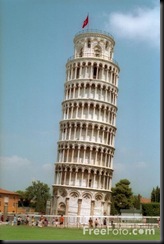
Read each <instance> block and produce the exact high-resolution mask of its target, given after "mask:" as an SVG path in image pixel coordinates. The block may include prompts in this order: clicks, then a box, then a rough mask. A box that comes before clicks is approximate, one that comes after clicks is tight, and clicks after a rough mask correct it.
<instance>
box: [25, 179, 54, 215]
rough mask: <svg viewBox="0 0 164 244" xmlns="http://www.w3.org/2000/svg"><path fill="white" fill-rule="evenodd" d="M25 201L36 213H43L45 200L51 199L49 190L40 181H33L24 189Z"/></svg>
mask: <svg viewBox="0 0 164 244" xmlns="http://www.w3.org/2000/svg"><path fill="white" fill-rule="evenodd" d="M26 196H27V199H29V200H30V203H31V206H32V207H35V211H36V212H42V213H45V211H46V203H47V200H49V199H50V198H51V195H50V188H49V186H48V185H47V184H44V183H42V182H40V181H33V182H32V185H31V186H29V187H27V188H26Z"/></svg>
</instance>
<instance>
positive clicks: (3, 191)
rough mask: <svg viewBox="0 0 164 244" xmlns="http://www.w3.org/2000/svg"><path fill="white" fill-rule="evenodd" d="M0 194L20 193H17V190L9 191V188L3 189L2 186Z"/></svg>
mask: <svg viewBox="0 0 164 244" xmlns="http://www.w3.org/2000/svg"><path fill="white" fill-rule="evenodd" d="M0 194H10V195H19V193H17V192H14V191H8V190H5V189H2V188H0Z"/></svg>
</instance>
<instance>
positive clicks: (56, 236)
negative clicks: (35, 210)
mask: <svg viewBox="0 0 164 244" xmlns="http://www.w3.org/2000/svg"><path fill="white" fill-rule="evenodd" d="M86 230H87V231H86V232H85V234H84V229H81V228H79V229H77V228H63V229H60V228H55V227H42V228H39V227H37V226H24V225H22V226H21V225H20V226H10V225H1V226H0V239H1V240H4V241H5V240H8V241H9V240H12V241H15V240H31V241H32V240H34V241H35V240H41V241H45V240H51V241H58V240H61V241H71V240H72V241H80V240H81V241H93V240H95V241H103V240H104V241H105V240H106V241H107V240H108V241H110V240H112V241H113V240H115V241H124V240H129V241H130V240H141V241H142V240H143V241H144V240H152V241H153V240H154V241H160V229H158V228H156V229H154V232H152V230H151V232H149V230H148V231H147V233H146V231H145V230H144V229H142V230H139V229H135V231H134V232H133V230H134V229H114V230H111V229H110V230H106V229H103V230H101V229H97V230H92V231H91V230H90V231H91V233H89V231H88V230H89V229H88V228H87V229H86ZM105 232H106V233H105Z"/></svg>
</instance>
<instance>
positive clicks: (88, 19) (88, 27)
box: [88, 13, 90, 30]
mask: <svg viewBox="0 0 164 244" xmlns="http://www.w3.org/2000/svg"><path fill="white" fill-rule="evenodd" d="M89 22H90V20H89V13H88V30H89Z"/></svg>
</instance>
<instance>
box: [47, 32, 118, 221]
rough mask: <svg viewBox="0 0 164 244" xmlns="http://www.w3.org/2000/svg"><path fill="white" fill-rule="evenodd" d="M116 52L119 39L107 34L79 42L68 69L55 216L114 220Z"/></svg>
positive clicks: (84, 34)
mask: <svg viewBox="0 0 164 244" xmlns="http://www.w3.org/2000/svg"><path fill="white" fill-rule="evenodd" d="M114 46H115V41H114V38H113V37H112V36H111V35H110V34H109V33H106V32H102V31H97V30H84V31H81V32H79V33H77V34H76V35H75V37H74V56H73V57H71V58H69V59H68V61H67V63H66V81H65V85H64V92H65V96H64V101H63V102H62V112H63V118H62V120H61V121H60V137H59V141H58V156H57V162H56V163H55V180H54V184H53V211H52V213H53V214H64V215H69V216H77V215H78V216H89V215H92V216H95V215H109V214H110V207H111V201H110V199H111V181H112V175H113V157H114V151H115V147H114V144H115V135H116V114H117V95H118V78H119V72H120V69H119V66H118V64H117V62H116V61H114V59H113V54H114Z"/></svg>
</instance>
